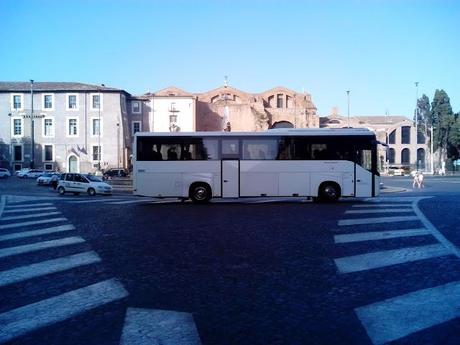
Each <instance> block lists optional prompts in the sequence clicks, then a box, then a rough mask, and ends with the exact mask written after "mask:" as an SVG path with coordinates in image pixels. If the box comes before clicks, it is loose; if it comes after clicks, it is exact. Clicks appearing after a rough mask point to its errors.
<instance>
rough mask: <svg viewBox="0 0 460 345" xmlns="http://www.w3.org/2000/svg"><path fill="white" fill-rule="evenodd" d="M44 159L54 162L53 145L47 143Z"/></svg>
mask: <svg viewBox="0 0 460 345" xmlns="http://www.w3.org/2000/svg"><path fill="white" fill-rule="evenodd" d="M43 160H44V161H46V162H52V161H53V160H54V159H53V145H45V147H44V157H43Z"/></svg>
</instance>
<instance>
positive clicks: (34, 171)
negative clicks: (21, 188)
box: [17, 169, 45, 178]
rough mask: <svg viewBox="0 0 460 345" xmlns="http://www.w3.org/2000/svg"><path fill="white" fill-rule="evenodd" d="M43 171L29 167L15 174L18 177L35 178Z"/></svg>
mask: <svg viewBox="0 0 460 345" xmlns="http://www.w3.org/2000/svg"><path fill="white" fill-rule="evenodd" d="M44 173H45V172H44V171H43V170H38V169H29V170H24V171H20V172H18V175H17V176H18V177H20V178H37V177H40V176H42V175H43V174H44Z"/></svg>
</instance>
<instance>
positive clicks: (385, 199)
mask: <svg viewBox="0 0 460 345" xmlns="http://www.w3.org/2000/svg"><path fill="white" fill-rule="evenodd" d="M426 198H431V196H385V197H381V198H367V199H365V201H366V202H369V203H385V202H412V201H419V200H421V199H426Z"/></svg>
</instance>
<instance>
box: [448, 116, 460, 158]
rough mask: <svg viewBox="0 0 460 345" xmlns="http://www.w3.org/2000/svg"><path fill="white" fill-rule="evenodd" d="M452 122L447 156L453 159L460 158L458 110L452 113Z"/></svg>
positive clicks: (459, 118)
mask: <svg viewBox="0 0 460 345" xmlns="http://www.w3.org/2000/svg"><path fill="white" fill-rule="evenodd" d="M454 119H455V120H454V124H453V125H452V127H451V130H450V132H449V146H448V151H447V156H448V157H450V158H452V159H453V160H457V159H459V158H460V112H459V113H457V114H455V115H454Z"/></svg>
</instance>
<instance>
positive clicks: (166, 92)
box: [153, 86, 193, 97]
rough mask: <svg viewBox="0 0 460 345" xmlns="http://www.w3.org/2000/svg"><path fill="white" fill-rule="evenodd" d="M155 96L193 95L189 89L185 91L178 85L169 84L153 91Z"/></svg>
mask: <svg viewBox="0 0 460 345" xmlns="http://www.w3.org/2000/svg"><path fill="white" fill-rule="evenodd" d="M153 96H159V97H165V96H166V97H191V96H193V95H192V94H191V93H188V92H187V91H184V90H182V89H179V88H178V87H175V86H169V87H167V88H164V89H161V90H158V91H156V92H154V93H153Z"/></svg>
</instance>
